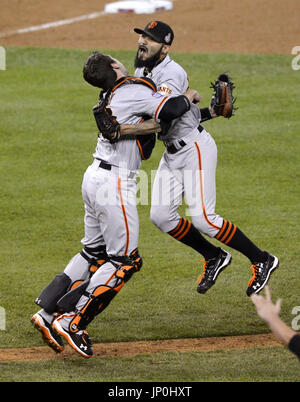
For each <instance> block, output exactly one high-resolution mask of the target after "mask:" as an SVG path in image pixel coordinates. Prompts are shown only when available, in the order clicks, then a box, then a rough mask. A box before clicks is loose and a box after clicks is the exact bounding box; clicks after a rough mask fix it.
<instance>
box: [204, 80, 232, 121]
mask: <svg viewBox="0 0 300 402" xmlns="http://www.w3.org/2000/svg"><path fill="white" fill-rule="evenodd" d="M210 88H213V90H214V93H213V96H212V99H211V103H210V106H211V108H212V109H213V110H214V112H215V113H216V115H217V116H223V117H226V118H227V119H229V118H230V117H231V116H233V115H234V112H235V111H236V110H237V108H236V107H235V105H234V104H235V101H236V98H234V97H233V89H234V88H235V86H234V85H233V82H232V81H231V78H230V77H229V76H228V75H227V74H226V73H223V74H220V75H219V77H218V79H217V80H216V81H215V83H212V82H211V86H210Z"/></svg>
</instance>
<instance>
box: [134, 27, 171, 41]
mask: <svg viewBox="0 0 300 402" xmlns="http://www.w3.org/2000/svg"><path fill="white" fill-rule="evenodd" d="M134 32H136V33H138V34H144V35H147V36H150V38H152V39H154V40H155V41H156V42H159V43H164V44H165V45H171V44H172V42H173V39H174V32H173V30H172V28H171V27H170V26H169V25H168V24H165V23H164V22H162V21H151V22H149V23H148V24H147V25H146V26H145V29H140V28H134Z"/></svg>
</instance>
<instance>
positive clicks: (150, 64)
mask: <svg viewBox="0 0 300 402" xmlns="http://www.w3.org/2000/svg"><path fill="white" fill-rule="evenodd" d="M162 48H163V45H162V46H161V48H160V49H159V50H158V51H157V52H156V53H155V54H154V55H153V56H151V57H150V58H149V59H146V60H140V59H139V56H138V54H139V51H137V53H136V56H135V60H134V67H135V68H141V67H146V68H147V70H148V71H151V70H152V69H153V68H154V67H155V66H156V65H157V64H159V59H160V56H161V51H162Z"/></svg>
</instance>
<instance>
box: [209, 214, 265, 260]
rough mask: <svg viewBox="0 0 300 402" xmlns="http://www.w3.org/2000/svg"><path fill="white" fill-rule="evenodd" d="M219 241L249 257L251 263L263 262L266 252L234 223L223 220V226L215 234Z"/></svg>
mask: <svg viewBox="0 0 300 402" xmlns="http://www.w3.org/2000/svg"><path fill="white" fill-rule="evenodd" d="M215 237H216V239H218V240H219V241H220V242H222V243H224V244H226V245H227V246H229V247H231V248H233V249H235V250H237V251H239V252H240V253H242V254H244V255H245V256H246V257H248V258H249V260H250V261H251V263H252V264H253V263H256V262H265V261H266V260H267V258H268V253H267V252H265V251H262V250H261V249H260V248H258V247H257V246H256V245H255V244H254V243H253V242H252V241H251V240H250V239H249V238H248V237H247V236H246V235H245V234H244V233H243V232H242V231H241V230H240V229H239V228H238V227H237V226H236V225H234V224H233V223H231V222H229V221H226V220H224V222H223V226H222V228H221V229H220V231H219V233H218V234H217V235H216V236H215Z"/></svg>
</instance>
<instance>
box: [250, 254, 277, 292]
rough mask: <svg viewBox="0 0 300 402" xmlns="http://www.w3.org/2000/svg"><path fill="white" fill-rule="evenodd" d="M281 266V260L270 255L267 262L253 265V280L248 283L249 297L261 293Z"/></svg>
mask: <svg viewBox="0 0 300 402" xmlns="http://www.w3.org/2000/svg"><path fill="white" fill-rule="evenodd" d="M278 266H279V260H278V258H277V257H275V256H274V255H271V254H268V258H267V261H265V262H258V263H255V264H252V265H251V269H252V272H253V274H252V278H251V279H250V281H249V283H248V289H247V291H246V293H247V296H251V295H252V294H253V293H259V292H260V291H261V290H262V289H263V288H264V287H265V286H266V284H267V283H268V281H269V279H270V276H271V274H272V272H274V270H275V269H276V268H277V267H278Z"/></svg>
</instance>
